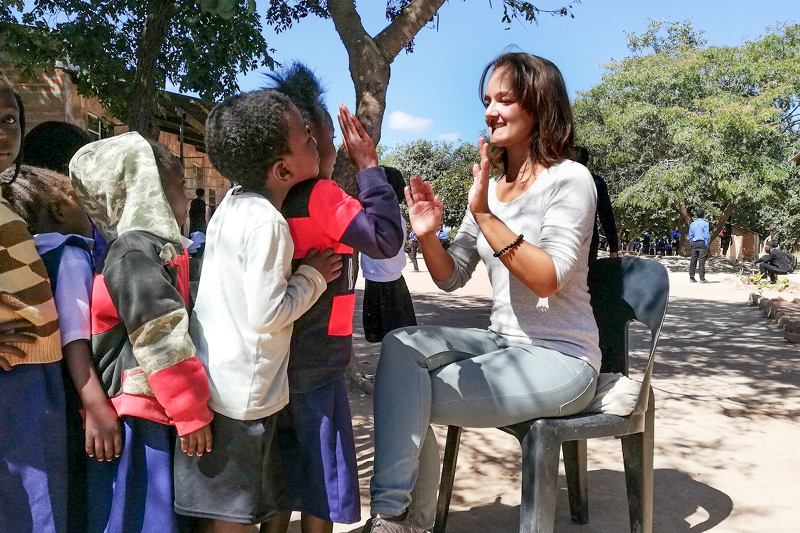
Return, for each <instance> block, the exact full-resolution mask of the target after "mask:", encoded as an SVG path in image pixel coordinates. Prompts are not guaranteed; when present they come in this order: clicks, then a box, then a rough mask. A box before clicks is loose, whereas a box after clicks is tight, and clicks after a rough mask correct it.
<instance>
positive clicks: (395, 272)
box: [361, 215, 406, 283]
mask: <svg viewBox="0 0 800 533" xmlns="http://www.w3.org/2000/svg"><path fill="white" fill-rule="evenodd" d="M400 225H401V227H402V228H403V235H405V234H406V221H405V219H404V218H403V217H402V215H401V216H400ZM404 246H405V242H403V244H402V245H401V246H400V250H399V251H398V252H397V255H395V256H394V257H390V258H388V259H373V258H371V257H370V256H368V255H367V254H361V269H362V271H363V272H362V274H363V276H364V279H365V280H367V281H375V282H378V283H386V282H389V281H396V280H398V279H400V277H401V276H402V275H403V269H404V268H405V266H406V252H405V250H404V249H403V247H404Z"/></svg>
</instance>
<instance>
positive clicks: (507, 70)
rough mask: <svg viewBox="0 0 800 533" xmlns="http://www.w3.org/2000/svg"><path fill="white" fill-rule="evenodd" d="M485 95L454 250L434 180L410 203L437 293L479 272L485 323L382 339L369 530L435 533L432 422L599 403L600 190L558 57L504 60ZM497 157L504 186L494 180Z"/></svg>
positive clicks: (414, 184)
mask: <svg viewBox="0 0 800 533" xmlns="http://www.w3.org/2000/svg"><path fill="white" fill-rule="evenodd" d="M490 73H491V76H490V75H489V74H490ZM487 78H488V83H484V82H485V80H486V79H487ZM481 97H482V99H483V101H484V104H485V106H486V112H485V120H486V124H487V125H488V127H489V130H490V132H491V133H490V142H491V145H492V148H491V150H490V148H489V145H488V144H487V143H485V142H484V141H483V139H481V140H480V141H479V143H478V146H479V149H480V152H481V163H480V165H475V168H474V169H473V175H474V182H473V185H472V188H471V189H470V193H469V200H468V205H469V210H468V211H467V213H466V215H465V217H464V221H463V223H462V225H461V228H460V229H459V232H458V235H457V236H456V238H455V239H454V240H453V242H452V244H451V246H450V249H449V250H448V251H445V250H444V249H443V248H442V246H441V243H440V242H439V239H438V238H437V237H436V230H437V228H438V227H439V224H441V218H442V209H443V205H442V202H441V200H440V199H439V198H438V197H436V196H435V195H434V194H433V190H432V188H431V185H430V183H426V182H423V181H422V178H421V177H419V176H416V177H413V178H411V187H410V188H407V189H406V202H407V203H408V206H409V208H408V211H409V218H410V220H411V225H412V227H413V228H414V231H415V232H416V235H417V238H418V241H419V245H420V248H421V249H422V253H423V256H424V258H425V262H426V265H427V266H428V270H429V271H430V273H431V277H432V278H433V280H434V281H435V282H436V283H437V285H439V287H441V288H443V289H444V290H447V291H452V290H455V289H457V288H459V287H462V286H463V285H464V284H465V283H466V282H467V281H468V280H469V278H470V277H471V275H472V273H473V272H474V270H475V267H476V265H477V263H478V261H483V262H484V264H485V265H486V268H487V270H488V273H489V277H490V280H491V283H492V289H493V306H492V314H491V325H490V327H489V329H488V330H478V329H466V328H456V327H410V328H403V329H400V330H396V331H393V332H391V333H389V334H388V335H387V336H386V337H385V338H384V340H383V345H382V349H381V357H380V361H379V363H378V370H377V376H376V383H375V396H374V403H375V466H374V476H373V478H372V482H371V514H372V516H373V518H372V519H371V520H370V521H369V522H368V523H367V525H366V526H365V528H364V530H363V531H364V532H369V533H389V532H391V533H401V532H407V533H421V532H422V531H423V529H424V528H429V527H430V526H431V525H432V524H433V515H434V512H433V511H434V509H435V504H436V489H437V486H438V481H439V480H438V477H439V475H438V472H439V462H438V461H439V458H438V452H437V448H436V443H435V438H434V436H433V432H432V431H431V430H430V426H429V424H430V423H431V422H434V423H437V424H456V425H459V426H466V427H495V426H502V425H506V424H512V423H517V422H522V421H524V420H529V419H531V418H539V417H546V416H563V415H568V414H573V413H578V412H580V411H582V410H583V409H584V408H585V407H586V406H587V405H588V404H589V402H591V400H592V398H593V396H594V391H595V386H596V382H597V372H598V370H599V367H600V349H599V347H598V333H597V325H596V323H595V320H594V315H593V313H592V308H591V305H590V301H589V293H588V287H587V274H588V269H589V261H588V259H589V245H590V242H591V238H592V226H593V225H594V218H595V211H596V210H597V191H596V189H595V187H594V183H593V181H592V177H591V174H590V173H589V172H588V170H586V168H585V167H583V166H581V165H579V164H578V163H575V162H574V161H571V160H570V159H569V157H570V156H571V154H572V139H573V128H572V115H571V111H570V104H569V97H568V96H567V91H566V87H565V86H564V81H563V78H562V76H561V73H560V72H559V70H558V68H557V67H556V66H555V65H554V64H553V63H551V62H550V61H547V60H545V59H542V58H539V57H536V56H533V55H530V54H525V53H509V54H503V55H501V56H500V57H498V58H497V59H496V60H495V61H493V62H492V63H490V64H489V65H488V66H487V67H486V69H485V70H484V73H483V76H482V79H481ZM545 117H546V118H545ZM490 160H491V162H493V163H494V165H492V166H493V167H494V169H495V170H497V171H498V174H501V177H500V178H499V179H497V180H494V179H491V180H490V179H489V172H490V165H491V163H490ZM544 300H549V305H548V306H547V307H545V306H543V305H542V304H543V303H544ZM412 489H413V491H414V495H413V497H412Z"/></svg>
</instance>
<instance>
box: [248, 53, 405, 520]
mask: <svg viewBox="0 0 800 533" xmlns="http://www.w3.org/2000/svg"><path fill="white" fill-rule="evenodd" d="M273 80H274V81H275V82H276V89H277V90H278V91H280V92H282V93H284V94H286V95H288V96H289V97H290V98H291V99H292V101H293V102H294V104H295V105H296V106H297V107H298V108H299V109H300V112H301V113H302V114H303V118H304V119H305V120H306V123H307V124H308V125H309V126H310V128H311V132H312V134H313V135H314V137H315V138H316V140H317V147H318V150H319V154H320V164H319V174H318V175H317V177H316V178H315V179H313V180H309V181H306V182H303V183H300V184H298V185H295V186H294V187H293V188H292V190H291V191H289V194H288V196H287V197H286V200H285V201H284V203H283V208H282V212H283V215H284V217H286V220H287V222H288V223H289V228H290V230H291V233H292V239H293V240H294V245H295V253H294V262H295V264H298V263H299V261H300V259H302V257H303V256H304V255H305V253H306V252H307V251H308V250H309V249H312V248H329V247H332V248H333V249H334V251H335V252H336V253H338V254H341V256H342V261H343V264H344V266H343V268H342V276H341V277H340V278H339V279H337V280H335V281H334V282H332V283H329V284H328V288H327V289H326V290H325V292H324V293H323V294H322V296H320V298H319V300H317V302H316V303H315V304H314V305H313V306H312V307H311V309H309V310H308V311H307V312H306V313H305V314H303V316H301V317H300V318H299V319H298V320H297V322H295V325H294V331H293V333H292V344H291V354H290V356H289V390H290V397H289V406H288V407H287V409H285V410H284V411H283V412H282V418H281V420H280V421H279V431H280V435H281V441H280V442H281V454H282V457H283V465H284V469H285V471H286V474H287V477H288V499H287V506H286V507H285V508H284V511H285V512H284V513H283V515H282V516H279V517H276V518H275V519H273V520H271V521H270V523H269V524H267V525H266V526H262V531H267V532H269V533H285V531H286V528H287V524H288V520H289V511H300V512H301V513H302V518H301V527H302V530H303V533H324V532H329V531H331V530H332V528H333V524H332V523H333V522H340V523H346V524H349V523H354V522H357V521H358V520H359V519H360V514H361V513H360V511H361V506H360V501H359V500H360V497H359V491H358V467H357V465H356V454H355V444H354V438H353V427H352V421H351V417H350V404H349V401H348V398H347V386H346V384H345V380H344V373H345V370H346V369H347V366H348V364H349V362H350V358H351V357H352V354H353V342H352V334H353V311H354V309H355V301H356V295H355V291H354V289H355V280H356V275H357V272H358V264H357V262H356V259H355V251H360V252H362V253H366V254H368V255H369V256H370V257H374V258H378V259H380V258H386V257H392V256H394V255H395V254H397V251H398V250H399V249H400V248H401V246H402V244H403V230H402V228H401V226H400V207H399V205H398V202H397V197H396V196H395V193H394V191H393V189H392V187H391V186H390V185H389V184H388V183H387V181H386V175H385V173H384V170H383V168H382V167H379V166H378V157H377V154H376V152H375V146H374V144H373V143H372V140H371V139H370V138H369V136H368V135H367V134H366V132H365V131H364V128H363V127H362V126H361V124H360V123H359V122H358V120H357V119H356V118H355V117H354V116H353V115H351V114H350V112H349V111H348V110H347V108H345V107H344V106H341V108H340V112H339V123H340V125H341V128H342V135H343V141H344V144H345V147H346V149H347V150H348V153H349V155H350V157H351V158H352V160H353V162H354V163H355V164H356V166H357V167H358V169H359V172H358V174H357V175H356V179H357V180H358V185H359V190H360V193H359V197H358V200H356V199H355V198H353V197H352V196H350V195H348V194H347V193H346V192H344V191H343V190H342V189H341V188H339V186H338V185H337V184H336V182H335V181H333V180H332V179H331V175H332V173H333V167H334V163H335V162H336V149H335V147H334V145H333V121H332V119H331V116H330V114H329V113H328V111H327V110H326V109H325V106H324V105H323V103H322V101H321V94H322V89H321V88H320V85H319V82H318V81H317V80H316V79H315V77H314V75H313V74H312V73H311V72H310V71H309V70H308V69H307V68H306V67H304V66H303V65H299V64H296V65H294V66H293V67H292V68H291V69H290V70H289V71H288V72H287V73H286V74H285V76H275V77H273Z"/></svg>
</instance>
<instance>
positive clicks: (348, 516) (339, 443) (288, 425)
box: [278, 377, 361, 524]
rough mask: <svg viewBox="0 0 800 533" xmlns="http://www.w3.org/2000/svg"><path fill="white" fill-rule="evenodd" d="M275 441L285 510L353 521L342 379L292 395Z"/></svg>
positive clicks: (351, 443)
mask: <svg viewBox="0 0 800 533" xmlns="http://www.w3.org/2000/svg"><path fill="white" fill-rule="evenodd" d="M278 438H279V443H280V448H281V461H282V464H283V468H284V472H285V473H286V478H287V483H288V491H287V492H288V498H287V500H286V502H287V507H288V508H287V509H284V510H286V511H300V512H302V513H307V514H310V515H312V516H315V517H317V518H321V519H323V520H327V521H329V522H338V523H341V524H352V523H355V522H358V521H359V520H360V519H361V502H360V495H359V492H358V465H357V464H356V448H355V440H354V438H353V423H352V420H351V417H350V402H349V400H348V399H347V385H346V384H345V381H344V377H342V378H339V379H337V380H336V381H333V382H331V383H328V384H326V385H323V386H322V387H320V388H318V389H315V390H313V391H311V392H307V393H295V392H292V393H291V395H290V400H289V405H288V406H287V407H286V408H285V409H284V410H283V411H281V413H280V417H279V419H278Z"/></svg>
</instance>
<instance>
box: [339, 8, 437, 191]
mask: <svg viewBox="0 0 800 533" xmlns="http://www.w3.org/2000/svg"><path fill="white" fill-rule="evenodd" d="M442 4H444V0H414V1H413V2H411V3H410V4H409V5H408V6H406V7H405V8H404V9H403V11H402V12H401V14H400V15H398V16H397V18H395V19H394V20H393V21H392V23H391V24H389V25H388V26H387V27H386V28H384V29H383V31H381V32H380V33H379V34H378V35H377V36H376V37H375V38H373V37H371V36H370V35H368V34H367V32H366V30H365V29H364V26H363V25H362V24H361V17H360V16H359V15H358V12H357V11H356V8H355V1H354V0H329V2H328V9H329V10H330V13H331V18H333V23H334V25H335V26H336V33H338V34H339V37H340V38H341V39H342V43H343V44H344V47H345V49H347V55H348V57H349V60H350V77H351V78H352V79H353V86H354V87H355V91H356V113H355V114H356V116H357V117H358V119H359V120H360V121H361V124H362V125H363V126H364V129H365V130H366V131H367V133H368V134H369V136H370V137H371V138H372V141H373V142H374V143H375V145H376V146H377V145H378V143H379V142H380V139H381V123H382V122H383V114H384V111H385V110H386V88H387V87H388V86H389V77H390V75H391V63H392V61H394V58H395V57H397V54H399V53H400V51H401V50H403V48H405V47H406V46H407V45H408V43H410V42H411V40H412V39H413V38H414V36H415V35H416V34H417V32H419V30H420V29H421V28H422V27H423V26H424V25H425V24H426V23H427V22H428V21H429V20H430V19H431V17H433V15H435V14H436V11H438V10H439V8H440V7H441V6H442ZM355 171H356V168H355V166H354V165H353V163H352V161H351V160H350V158H349V157H348V156H347V154H346V153H345V152H344V148H342V149H340V150H339V153H338V154H337V156H336V167H335V169H334V172H333V178H334V179H335V180H336V182H337V183H338V184H339V185H340V186H341V187H342V188H343V189H344V190H345V191H347V192H348V193H349V194H351V195H353V196H356V195H357V194H358V185H357V183H356V180H355Z"/></svg>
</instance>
